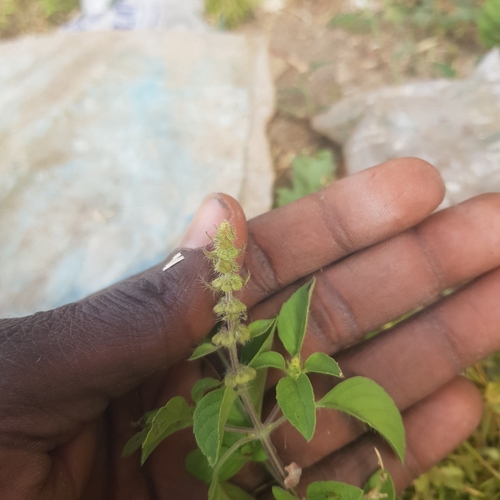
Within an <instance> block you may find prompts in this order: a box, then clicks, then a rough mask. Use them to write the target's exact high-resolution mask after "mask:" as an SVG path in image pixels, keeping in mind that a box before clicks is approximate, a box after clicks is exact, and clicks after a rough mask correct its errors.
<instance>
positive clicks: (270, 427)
mask: <svg viewBox="0 0 500 500" xmlns="http://www.w3.org/2000/svg"><path fill="white" fill-rule="evenodd" d="M285 422H286V417H285V416H283V417H281V418H279V419H278V420H276V422H273V423H272V424H269V425H268V426H267V431H268V432H269V434H271V432H273V431H274V430H276V429H277V428H278V427H279V426H280V425H281V424H284V423H285Z"/></svg>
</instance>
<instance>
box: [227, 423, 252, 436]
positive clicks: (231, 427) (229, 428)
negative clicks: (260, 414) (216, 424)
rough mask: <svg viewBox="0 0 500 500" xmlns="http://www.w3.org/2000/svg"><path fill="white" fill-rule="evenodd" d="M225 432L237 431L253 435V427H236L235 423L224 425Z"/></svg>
mask: <svg viewBox="0 0 500 500" xmlns="http://www.w3.org/2000/svg"><path fill="white" fill-rule="evenodd" d="M224 430H225V431H226V432H237V433H239V434H252V433H253V434H254V437H255V429H254V428H253V427H236V426H235V425H226V426H225V427H224Z"/></svg>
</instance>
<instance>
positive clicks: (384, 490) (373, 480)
mask: <svg viewBox="0 0 500 500" xmlns="http://www.w3.org/2000/svg"><path fill="white" fill-rule="evenodd" d="M375 488H379V489H378V492H379V493H381V494H383V495H386V496H385V497H383V498H384V500H395V499H396V490H395V489H394V482H393V480H392V477H391V475H390V474H389V473H388V472H387V471H386V470H384V471H381V470H378V471H377V472H375V474H373V476H372V477H370V479H368V481H367V482H366V484H365V486H364V488H363V489H364V491H365V493H368V492H370V491H372V490H374V489H375Z"/></svg>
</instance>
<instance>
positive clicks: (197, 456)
mask: <svg viewBox="0 0 500 500" xmlns="http://www.w3.org/2000/svg"><path fill="white" fill-rule="evenodd" d="M185 464H186V469H187V471H188V472H189V473H190V474H192V475H193V476H194V477H196V478H197V479H200V480H201V481H204V482H205V483H207V484H210V481H212V476H213V472H214V470H213V468H212V467H211V466H210V465H209V463H208V461H207V459H206V457H205V455H203V453H202V451H201V450H200V449H199V448H196V449H195V450H193V451H190V452H189V453H188V455H187V457H186V462H185Z"/></svg>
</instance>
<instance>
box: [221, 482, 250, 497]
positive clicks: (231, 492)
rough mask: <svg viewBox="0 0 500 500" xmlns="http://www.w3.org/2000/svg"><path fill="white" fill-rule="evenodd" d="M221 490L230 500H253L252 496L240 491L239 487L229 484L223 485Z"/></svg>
mask: <svg viewBox="0 0 500 500" xmlns="http://www.w3.org/2000/svg"><path fill="white" fill-rule="evenodd" d="M222 489H223V490H224V492H225V493H226V494H227V497H228V498H230V499H231V500H255V499H254V497H253V496H252V495H250V494H249V493H247V492H246V491H244V490H242V489H241V488H240V487H239V486H236V485H235V484H231V483H224V484H223V485H222Z"/></svg>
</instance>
